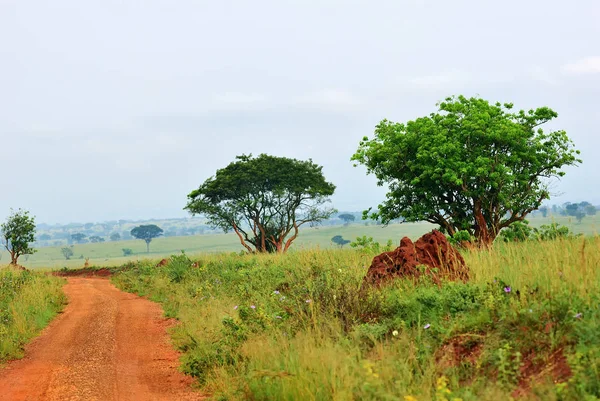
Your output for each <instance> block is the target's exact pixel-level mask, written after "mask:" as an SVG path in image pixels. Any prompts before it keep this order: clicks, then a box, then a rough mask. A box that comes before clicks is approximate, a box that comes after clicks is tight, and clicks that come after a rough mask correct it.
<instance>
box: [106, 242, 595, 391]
mask: <svg viewBox="0 0 600 401" xmlns="http://www.w3.org/2000/svg"><path fill="white" fill-rule="evenodd" d="M372 257H373V255H371V254H368V253H364V252H361V251H357V250H350V249H348V250H312V251H311V250H306V251H302V252H295V253H290V254H287V255H283V256H273V255H245V256H240V255H236V254H231V255H226V254H223V255H212V256H204V257H201V258H200V259H199V260H197V264H198V266H199V267H197V268H196V267H193V266H192V263H191V261H190V260H189V259H188V258H187V257H186V256H185V255H179V256H174V257H173V258H172V259H171V263H170V264H169V265H167V266H165V267H154V264H150V263H145V264H144V263H141V264H137V265H135V266H134V267H133V268H132V269H130V270H127V271H124V272H123V273H121V274H119V275H117V276H115V277H114V278H113V280H114V281H115V283H116V284H117V285H118V286H120V287H121V288H124V289H126V290H128V291H133V292H137V293H140V294H143V295H148V296H150V297H151V298H152V299H154V300H155V301H158V302H161V303H162V304H163V306H164V308H165V312H166V314H167V315H169V316H173V317H177V318H178V319H179V320H180V321H181V324H180V325H179V326H177V327H176V328H174V329H173V331H172V333H171V334H172V337H173V340H174V342H175V344H176V345H177V346H178V347H179V348H180V350H182V351H183V352H184V354H183V357H182V361H181V362H182V370H183V371H184V372H186V373H188V374H192V375H194V376H195V377H197V378H198V381H199V384H200V385H201V386H202V387H203V389H204V390H205V391H207V392H209V393H210V394H212V396H213V398H214V399H218V400H246V399H250V400H412V399H417V400H429V399H436V400H452V399H462V400H499V399H508V398H509V397H511V396H512V397H522V398H530V399H549V400H554V399H555V400H579V399H596V398H594V397H600V380H599V379H598V377H600V311H599V310H598V304H599V301H600V295H599V294H600V292H599V291H598V290H600V277H599V273H598V267H599V264H600V239H599V238H590V239H586V240H584V239H572V240H563V241H553V242H544V243H538V242H530V243H524V244H499V246H498V247H497V248H494V249H492V250H490V251H484V252H470V253H466V254H465V259H466V260H467V263H468V264H469V266H470V267H471V270H472V272H473V275H472V280H471V282H469V283H466V284H465V283H444V284H442V285H440V286H436V285H434V284H433V283H431V282H429V281H427V280H422V281H420V282H417V283H415V282H412V281H397V282H396V283H393V284H392V285H390V286H387V287H385V288H382V289H380V290H377V289H370V290H367V291H362V292H361V291H360V288H361V285H362V279H363V277H364V275H365V272H366V269H367V266H368V265H369V263H370V261H371V259H372ZM411 397H412V398H411ZM586 397H587V398H586Z"/></svg>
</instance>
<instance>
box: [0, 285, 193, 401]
mask: <svg viewBox="0 0 600 401" xmlns="http://www.w3.org/2000/svg"><path fill="white" fill-rule="evenodd" d="M64 291H65V293H66V294H67V296H68V298H69V304H68V305H67V307H66V308H65V310H64V312H63V313H62V314H61V315H59V316H58V317H57V318H56V319H55V320H54V321H53V322H52V323H51V324H50V326H48V327H47V328H46V329H45V330H44V331H43V332H42V334H41V335H40V336H39V337H38V338H37V339H35V340H34V341H33V342H32V343H31V344H29V345H28V346H27V347H26V349H25V358H23V359H21V360H18V361H12V362H9V363H8V364H7V365H6V366H5V367H3V368H2V367H0V400H3V401H4V400H10V401H19V400H36V401H37V400H61V401H63V400H86V401H92V400H97V401H105V400H106V401H112V400H199V399H203V397H202V396H201V395H200V394H199V393H197V392H195V391H193V390H192V389H191V387H190V386H191V384H192V382H193V379H191V378H190V377H187V376H185V375H183V374H182V373H180V372H178V370H177V366H178V357H179V354H178V353H177V352H176V351H175V350H174V349H173V348H172V346H171V345H170V343H169V337H168V335H167V333H166V329H167V327H169V326H170V325H172V324H173V322H172V321H169V320H167V319H165V318H164V317H163V313H162V310H161V308H160V306H159V305H157V304H155V303H153V302H150V301H148V300H146V299H143V298H140V297H138V296H135V295H132V294H128V293H124V292H122V291H119V290H118V289H117V288H115V287H114V286H113V285H112V284H111V283H110V281H108V280H107V279H103V278H74V277H73V278H69V279H68V283H67V284H66V285H65V287H64Z"/></svg>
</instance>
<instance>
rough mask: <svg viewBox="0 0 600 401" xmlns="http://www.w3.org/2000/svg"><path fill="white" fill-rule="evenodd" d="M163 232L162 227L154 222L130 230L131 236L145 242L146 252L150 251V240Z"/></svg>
mask: <svg viewBox="0 0 600 401" xmlns="http://www.w3.org/2000/svg"><path fill="white" fill-rule="evenodd" d="M162 234H163V229H162V228H160V227H159V226H157V225H156V224H146V225H141V226H137V227H135V228H134V229H133V230H131V236H132V237H134V238H137V239H141V240H144V241H145V242H146V253H150V242H152V240H153V239H154V238H158V237H160V236H161V235H162Z"/></svg>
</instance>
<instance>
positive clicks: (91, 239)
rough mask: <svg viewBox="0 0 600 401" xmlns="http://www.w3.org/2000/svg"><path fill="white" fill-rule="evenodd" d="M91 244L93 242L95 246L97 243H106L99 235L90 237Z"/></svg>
mask: <svg viewBox="0 0 600 401" xmlns="http://www.w3.org/2000/svg"><path fill="white" fill-rule="evenodd" d="M90 242H92V243H94V244H96V243H98V242H104V238H102V237H100V236H98V235H92V236H91V237H90Z"/></svg>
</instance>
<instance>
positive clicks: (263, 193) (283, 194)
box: [184, 154, 336, 253]
mask: <svg viewBox="0 0 600 401" xmlns="http://www.w3.org/2000/svg"><path fill="white" fill-rule="evenodd" d="M334 190H335V185H333V184H332V183H330V182H327V181H326V180H325V177H324V176H323V173H322V167H321V166H318V165H317V164H315V163H313V162H312V160H308V161H300V160H296V159H289V158H285V157H275V156H269V155H266V154H261V155H260V156H258V157H255V158H253V157H252V155H248V156H246V155H242V156H237V158H236V161H234V162H232V163H230V164H229V165H228V166H227V167H225V168H223V169H220V170H218V171H217V173H216V175H215V176H214V177H211V178H209V179H208V180H206V181H205V182H204V183H203V184H202V185H200V187H199V188H198V189H196V190H194V191H192V192H191V193H190V194H189V195H188V204H187V206H186V207H185V208H184V209H186V210H188V211H189V212H190V213H192V214H193V215H194V214H203V215H205V216H206V217H207V218H208V221H209V224H211V225H212V226H213V227H216V228H220V229H222V230H223V231H224V232H228V231H229V230H233V231H234V232H235V233H236V234H237V236H238V238H239V239H240V243H241V244H242V245H243V246H244V247H245V248H246V249H247V250H248V251H249V252H279V253H282V252H286V251H287V250H288V249H289V247H290V246H291V244H292V242H293V241H294V240H295V239H296V238H297V237H298V233H299V228H300V226H302V225H303V224H306V223H309V224H316V223H318V222H320V221H322V220H325V219H328V218H329V217H331V216H332V215H333V214H334V213H335V212H336V211H335V209H333V208H330V207H326V206H325V205H326V203H328V202H329V196H331V195H332V194H333V192H334ZM252 246H253V247H254V249H253V248H252Z"/></svg>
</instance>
